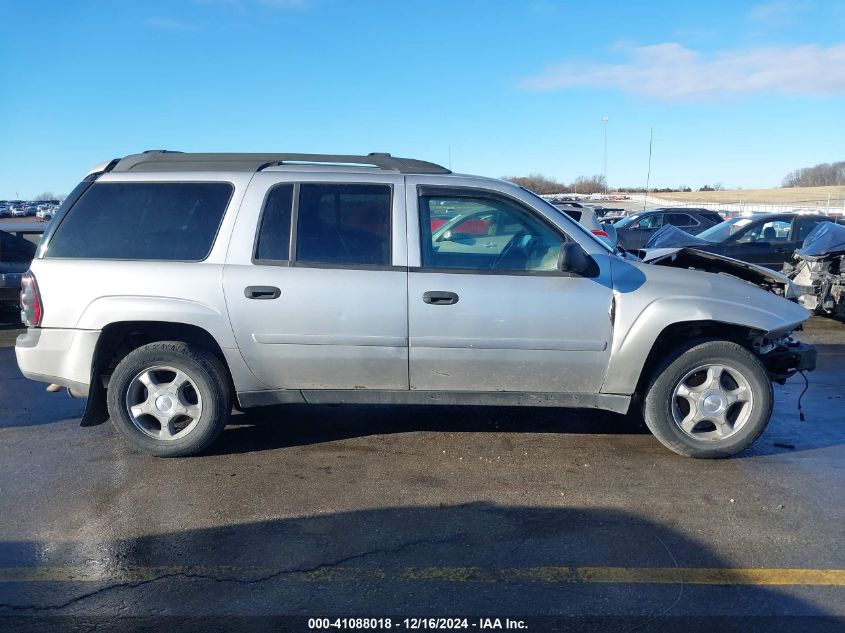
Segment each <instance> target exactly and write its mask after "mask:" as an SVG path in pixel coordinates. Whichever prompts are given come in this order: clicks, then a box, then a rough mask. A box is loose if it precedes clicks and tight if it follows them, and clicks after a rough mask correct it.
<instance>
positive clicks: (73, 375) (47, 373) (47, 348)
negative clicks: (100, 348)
mask: <svg viewBox="0 0 845 633" xmlns="http://www.w3.org/2000/svg"><path fill="white" fill-rule="evenodd" d="M99 337H100V331H99V330H65V329H52V328H47V329H41V328H29V329H28V330H27V331H26V332H25V333H23V334H21V335H20V336H18V338H17V341H16V342H15V357H16V358H17V361H18V367H19V368H20V370H21V373H22V374H23V375H24V376H26V377H27V378H29V379H30V380H37V381H40V382H47V383H54V384H57V385H62V386H63V387H69V388H71V389H73V390H74V391H75V392H77V393H78V394H80V395H83V396H85V395H88V388H89V386H90V383H91V363H92V361H93V359H94V349H95V348H96V346H97V340H98V339H99Z"/></svg>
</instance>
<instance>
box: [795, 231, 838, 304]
mask: <svg viewBox="0 0 845 633" xmlns="http://www.w3.org/2000/svg"><path fill="white" fill-rule="evenodd" d="M795 257H796V259H797V261H796V263H795V264H794V265H792V266H787V268H786V269H785V271H784V272H786V274H787V275H788V276H789V277H790V278H791V279H792V281H793V282H794V284H795V292H796V294H797V295H798V301H799V302H800V303H801V305H803V306H804V307H805V308H807V309H808V310H811V311H813V312H816V313H821V314H828V315H830V316H836V317H845V226H840V225H838V224H834V223H833V222H822V223H820V224H818V225H817V226H816V228H814V229H813V230H812V231H811V232H810V234H809V235H808V236H807V239H806V240H804V245H803V247H802V248H801V249H800V250H798V251H797V252H796V253H795Z"/></svg>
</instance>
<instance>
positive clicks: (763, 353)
mask: <svg viewBox="0 0 845 633" xmlns="http://www.w3.org/2000/svg"><path fill="white" fill-rule="evenodd" d="M750 342H751V349H752V350H753V351H754V352H755V353H756V354H757V356H758V357H759V358H760V360H761V361H762V363H763V365H764V366H765V367H766V371H767V372H768V374H769V378H770V379H771V380H772V381H773V382H776V383H778V384H781V385H782V384H783V383H784V382H786V380H787V378H789V377H790V376H793V375H794V374H796V373H797V372H801V371H813V370H814V369H815V368H816V348H815V347H814V346H812V345H808V344H807V343H802V342H801V341H797V340H795V339H794V338H792V336H790V335H788V334H787V335H783V336H780V337H778V338H774V339H772V338H768V337H767V336H766V335H765V334H754V335H752V337H751V341H750Z"/></svg>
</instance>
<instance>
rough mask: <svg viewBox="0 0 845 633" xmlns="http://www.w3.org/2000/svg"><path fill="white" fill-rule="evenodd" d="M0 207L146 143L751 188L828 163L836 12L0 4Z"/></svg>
mask: <svg viewBox="0 0 845 633" xmlns="http://www.w3.org/2000/svg"><path fill="white" fill-rule="evenodd" d="M0 24H2V25H3V37H2V38H0V199H4V198H10V197H15V196H16V195H18V194H19V195H20V196H22V197H28V196H33V195H36V194H38V193H40V192H42V191H45V190H50V191H55V192H57V193H66V192H68V191H69V190H70V189H71V188H72V187H73V186H74V184H75V183H76V182H77V181H78V180H79V178H80V177H81V176H82V175H83V174H84V173H85V171H87V170H88V168H89V167H91V166H92V165H93V164H95V163H98V162H101V161H103V160H106V159H110V158H113V157H117V156H121V155H125V154H129V153H134V152H136V151H140V150H144V149H151V148H167V149H180V150H186V151H303V152H332V153H359V152H364V153H366V152H369V151H388V152H391V153H393V154H395V155H404V156H412V157H418V158H423V159H427V160H432V161H435V162H440V163H443V164H446V163H447V162H448V160H449V146H451V154H452V166H453V168H454V169H455V170H456V171H462V172H467V173H477V174H482V175H488V176H502V175H523V174H527V173H529V172H542V173H544V174H547V175H549V176H553V177H556V178H560V179H562V180H565V181H569V180H572V179H574V178H575V177H576V176H579V175H591V174H597V173H601V170H602V122H601V118H602V116H607V117H609V123H608V154H609V157H608V180H609V182H610V184H611V186H625V185H640V186H642V185H644V183H645V176H646V167H647V164H646V163H647V154H648V136H649V128H650V127H652V126H653V127H654V159H653V165H652V180H651V182H652V185H654V186H678V185H682V184H686V185H689V186H693V187H699V186H701V185H703V184H706V183H713V182H722V183H723V184H724V185H725V186H729V187H734V186H741V187H746V188H751V187H768V186H777V185H779V184H780V181H781V179H782V178H783V176H784V175H785V174H786V173H787V172H788V171H790V170H792V169H794V168H797V167H802V166H809V165H813V164H816V163H819V162H827V161H833V160H843V159H845V117H843V114H845V3H843V2H823V1H821V0H774V1H769V2H763V3H759V2H758V3H754V2H750V3H743V2H728V1H719V0H708V1H706V2H693V1H684V2H679V1H666V2H645V1H643V2H630V1H628V0H625V1H620V2H590V3H585V2H558V1H555V0H536V1H526V2H516V1H513V2H506V1H498V0H486V1H485V0H463V1H462V0H448V1H447V0H443V1H441V0H425V1H420V2H416V1H412V0H407V1H403V2H397V1H388V0H384V1H366V0H354V1H353V0H169V1H163V0H138V1H132V0H114V1H107V0H99V1H98V0H89V1H86V2H82V1H80V2H63V1H62V2H59V1H56V2H44V1H38V0H0Z"/></svg>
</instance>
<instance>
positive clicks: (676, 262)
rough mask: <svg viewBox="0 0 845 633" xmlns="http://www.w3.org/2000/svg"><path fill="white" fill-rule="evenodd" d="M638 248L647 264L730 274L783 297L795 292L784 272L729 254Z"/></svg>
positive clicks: (691, 249)
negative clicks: (750, 262) (728, 255)
mask: <svg viewBox="0 0 845 633" xmlns="http://www.w3.org/2000/svg"><path fill="white" fill-rule="evenodd" d="M639 252H640V254H641V255H642V257H641V260H640V261H643V262H645V263H646V264H655V265H657V266H672V267H674V268H687V269H693V270H701V271H704V272H708V273H715V274H725V275H731V276H732V277H738V278H739V279H743V280H744V281H747V282H749V283H752V284H754V285H755V286H760V287H761V288H763V289H764V290H768V291H770V292H774V293H775V294H777V295H780V296H782V297H783V298H785V299H792V298H794V297H797V296H798V295H797V293H796V291H795V287H794V285H793V283H792V281H791V280H790V279H789V277H787V276H786V275H782V274H780V273H777V272H775V271H773V270H771V269H769V268H764V267H763V266H757V265H756V264H749V263H748V262H742V261H740V260H738V259H733V258H732V257H725V256H724V255H717V254H716V253H707V252H705V251H702V250H699V249H697V248H655V249H648V250H643V251H639Z"/></svg>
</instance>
